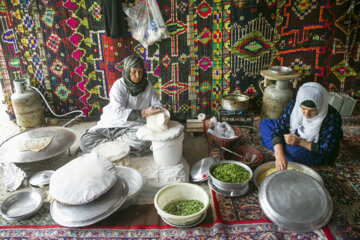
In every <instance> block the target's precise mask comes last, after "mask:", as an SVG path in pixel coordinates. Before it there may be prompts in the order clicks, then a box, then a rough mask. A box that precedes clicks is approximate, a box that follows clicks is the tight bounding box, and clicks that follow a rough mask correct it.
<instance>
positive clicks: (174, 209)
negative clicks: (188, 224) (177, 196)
mask: <svg viewBox="0 0 360 240" xmlns="http://www.w3.org/2000/svg"><path fill="white" fill-rule="evenodd" d="M203 208H204V204H203V203H202V202H201V201H199V200H178V201H174V202H170V203H168V204H166V206H165V207H164V209H163V210H164V211H165V212H167V213H170V214H173V215H177V216H187V215H191V214H194V213H197V212H199V211H200V210H201V209H203Z"/></svg>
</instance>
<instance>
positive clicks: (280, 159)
mask: <svg viewBox="0 0 360 240" xmlns="http://www.w3.org/2000/svg"><path fill="white" fill-rule="evenodd" d="M274 152H275V166H276V170H286V169H287V161H286V158H285V155H284V149H283V145H282V143H278V144H276V145H275V146H274Z"/></svg>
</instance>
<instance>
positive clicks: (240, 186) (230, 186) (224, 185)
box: [209, 160, 253, 194]
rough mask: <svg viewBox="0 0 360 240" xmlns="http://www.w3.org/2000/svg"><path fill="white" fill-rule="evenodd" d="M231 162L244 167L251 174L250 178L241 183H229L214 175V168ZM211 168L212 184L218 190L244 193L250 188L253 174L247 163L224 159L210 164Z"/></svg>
mask: <svg viewBox="0 0 360 240" xmlns="http://www.w3.org/2000/svg"><path fill="white" fill-rule="evenodd" d="M229 163H232V164H236V165H238V166H240V167H242V168H244V169H245V170H246V171H248V172H249V174H250V177H249V179H247V180H246V181H244V182H240V183H228V182H223V181H221V180H219V179H217V178H215V177H214V175H213V169H214V168H215V167H217V166H219V165H221V164H229ZM209 169H210V170H209V172H210V180H211V184H212V185H214V186H215V187H216V188H217V189H218V190H223V191H224V192H242V194H245V193H246V192H245V190H246V189H248V186H249V181H250V180H251V178H252V175H253V172H252V170H251V168H250V167H248V166H247V165H246V164H244V163H241V162H238V161H231V160H223V161H220V162H218V163H214V164H212V165H211V166H210V168H209Z"/></svg>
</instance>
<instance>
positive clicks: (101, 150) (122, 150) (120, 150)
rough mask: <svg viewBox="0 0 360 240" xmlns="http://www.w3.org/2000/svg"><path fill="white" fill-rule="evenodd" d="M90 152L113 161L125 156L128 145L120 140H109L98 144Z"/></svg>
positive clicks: (128, 149) (127, 152) (127, 151)
mask: <svg viewBox="0 0 360 240" xmlns="http://www.w3.org/2000/svg"><path fill="white" fill-rule="evenodd" d="M91 152H96V153H98V154H101V155H103V156H105V157H106V158H107V159H109V160H110V161H112V162H114V161H118V160H120V159H122V158H124V157H126V156H127V155H128V154H129V152H130V146H129V144H127V143H126V142H122V141H109V142H105V143H101V144H99V145H98V146H96V147H95V148H94V149H93V150H92V151H91Z"/></svg>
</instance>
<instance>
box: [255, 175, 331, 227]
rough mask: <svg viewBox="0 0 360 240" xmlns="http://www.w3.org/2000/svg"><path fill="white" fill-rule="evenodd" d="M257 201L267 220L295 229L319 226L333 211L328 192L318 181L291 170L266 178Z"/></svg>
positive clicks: (323, 224) (322, 224) (325, 222)
mask: <svg viewBox="0 0 360 240" xmlns="http://www.w3.org/2000/svg"><path fill="white" fill-rule="evenodd" d="M259 202H260V206H261V209H262V210H263V212H264V213H265V215H266V216H267V217H268V218H269V219H270V220H272V221H273V222H274V223H276V224H277V225H279V226H280V227H282V228H285V229H287V230H289V231H294V232H310V231H314V230H317V229H320V228H322V227H323V226H325V225H326V224H327V223H328V222H329V220H330V218H331V215H332V212H333V204H332V201H331V198H330V195H329V193H328V192H327V191H326V189H325V188H324V187H323V186H322V185H321V184H320V183H319V182H318V181H316V180H315V179H314V178H312V177H310V176H308V175H307V174H305V173H302V172H296V171H290V170H283V171H277V172H274V173H272V174H271V175H269V176H268V177H267V178H265V180H264V181H263V183H262V184H261V186H260V190H259Z"/></svg>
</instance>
